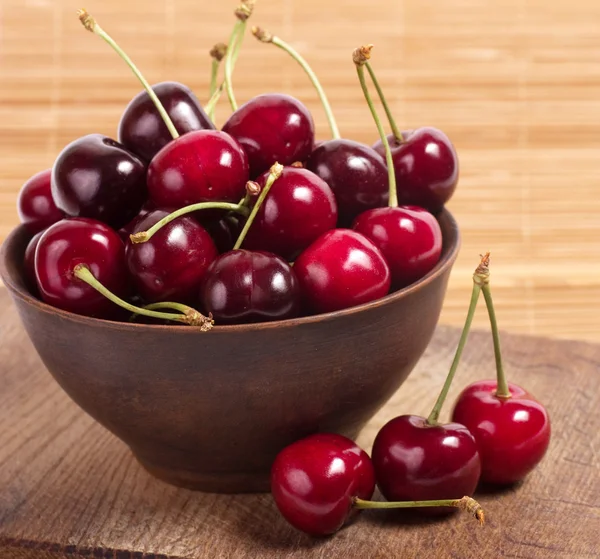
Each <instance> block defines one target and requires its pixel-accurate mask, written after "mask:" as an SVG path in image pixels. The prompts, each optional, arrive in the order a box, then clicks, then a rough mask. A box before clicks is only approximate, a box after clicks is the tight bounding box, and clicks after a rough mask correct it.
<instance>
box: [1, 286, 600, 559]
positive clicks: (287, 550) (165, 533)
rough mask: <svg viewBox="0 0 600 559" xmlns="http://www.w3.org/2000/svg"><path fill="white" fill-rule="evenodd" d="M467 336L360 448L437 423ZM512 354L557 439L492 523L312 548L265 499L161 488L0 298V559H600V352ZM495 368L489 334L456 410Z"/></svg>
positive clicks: (386, 520) (533, 347) (531, 345)
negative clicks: (416, 424) (394, 430)
mask: <svg viewBox="0 0 600 559" xmlns="http://www.w3.org/2000/svg"><path fill="white" fill-rule="evenodd" d="M458 334H459V331H458V330H457V329H455V328H449V327H441V328H440V329H439V330H438V332H437V334H436V336H435V337H434V341H433V342H432V344H431V346H430V347H429V349H428V350H427V352H426V354H425V356H424V358H423V359H422V360H421V362H420V364H419V365H418V366H417V369H416V370H415V371H414V372H413V374H412V375H411V377H410V378H409V379H408V381H407V382H406V383H405V384H404V385H403V387H402V388H401V390H400V391H399V392H398V393H397V394H396V395H395V396H394V397H393V398H392V399H391V400H390V402H389V403H388V404H387V405H386V406H385V407H384V408H383V409H382V410H381V411H380V412H379V413H378V414H377V415H376V416H375V417H374V418H373V420H372V421H371V422H370V423H369V425H368V427H367V428H366V429H365V430H364V431H363V432H362V434H361V435H360V438H359V443H360V444H361V445H362V446H363V447H364V448H366V449H370V445H371V442H372V440H373V438H374V436H375V434H376V432H377V430H378V429H379V428H380V427H381V426H382V425H383V424H384V423H385V422H386V421H387V420H389V419H391V418H392V417H393V416H395V415H398V414H401V413H417V414H418V413H420V414H426V413H427V412H428V411H429V408H430V407H431V405H432V404H433V401H434V399H435V394H436V393H437V391H438V390H439V387H440V385H441V383H442V379H443V377H444V376H445V374H446V371H447V369H448V367H449V365H450V361H451V359H452V356H453V353H454V348H455V344H456V342H457V340H458ZM503 342H504V350H505V360H506V368H507V371H508V372H509V374H510V376H511V378H512V380H514V381H516V382H518V383H520V384H522V385H524V386H525V387H527V388H528V389H529V390H531V391H532V392H533V393H534V394H536V395H537V397H538V398H539V399H540V400H541V401H543V402H544V403H545V404H546V405H547V407H548V410H549V412H550V415H551V418H552V423H553V435H552V442H551V445H550V449H549V452H548V454H547V456H546V458H545V459H544V461H543V462H542V464H541V465H540V466H539V467H538V468H537V469H536V470H535V471H534V472H533V473H532V474H531V475H530V476H529V477H528V478H527V479H526V480H525V481H524V483H523V484H522V485H521V486H519V487H517V488H515V489H513V490H509V491H504V492H490V491H487V492H481V493H480V494H478V495H477V498H478V499H479V500H480V502H481V504H482V505H483V507H484V509H485V511H486V515H487V523H486V525H485V526H484V527H480V526H479V525H478V524H477V523H476V522H475V520H474V519H472V518H471V517H469V516H467V515H465V514H457V515H454V516H452V517H451V518H448V519H444V520H436V521H434V520H423V519H419V517H415V516H414V515H398V514H393V513H384V512H381V511H370V512H365V513H363V514H362V515H361V516H360V517H359V519H358V520H357V521H356V522H355V523H354V524H353V525H351V526H349V527H347V528H345V529H343V530H342V531H341V532H339V533H338V534H337V535H335V536H334V537H332V538H329V539H323V540H315V539H311V538H309V537H308V536H304V535H303V534H301V533H299V532H296V531H295V530H294V529H292V528H291V527H289V526H288V525H287V524H286V523H285V522H284V521H283V520H282V518H281V517H280V516H279V514H278V512H277V510H276V508H275V506H274V504H273V502H272V500H271V498H270V496H269V495H245V496H243V495H239V496H230V495H214V494H207V493H194V492H191V491H187V490H184V489H177V488H174V487H170V486H168V485H166V484H164V483H162V482H160V481H157V480H155V479H153V478H152V477H151V476H150V475H149V474H147V473H146V471H145V470H143V469H142V467H141V466H140V465H139V464H138V463H137V462H136V461H135V459H134V458H133V456H132V455H131V453H130V452H129V450H128V449H127V448H126V447H125V446H124V445H123V444H122V443H121V442H120V441H119V440H117V439H116V438H115V437H113V436H112V435H111V434H109V433H108V432H107V431H105V430H104V429H103V428H102V427H100V426H99V425H98V424H97V423H95V422H94V421H92V419H90V418H89V417H88V416H87V415H85V414H84V413H83V412H82V411H81V410H80V409H79V408H78V407H77V406H76V405H75V404H73V403H72V402H71V401H70V400H69V399H68V398H67V396H66V395H65V394H64V393H63V392H62V391H61V389H60V388H59V387H58V385H56V384H55V382H54V381H53V380H52V378H51V377H50V375H49V374H48V373H47V372H46V371H45V370H44V368H43V366H42V364H41V362H40V360H39V359H38V357H37V355H36V354H35V352H34V350H33V348H32V346H31V344H30V342H29V341H28V339H27V338H26V335H25V333H24V331H23V329H22V327H21V326H20V324H19V322H18V318H17V314H16V311H15V309H14V307H13V306H12V304H10V303H9V301H8V297H7V294H6V291H2V292H0V387H1V390H0V433H1V437H0V488H1V491H0V557H2V558H3V559H5V558H6V559H30V558H33V559H38V558H41V559H77V558H79V557H100V558H112V559H142V558H145V559H159V558H163V559H165V558H171V559H183V558H185V559H199V558H232V559H233V558H258V557H260V558H261V559H262V558H265V559H267V558H270V557H307V558H310V557H314V558H333V557H348V558H354V557H357V558H359V557H360V558H363V559H364V558H367V557H368V558H391V557H394V558H396V557H397V558H432V557H435V558H436V559H445V558H466V559H468V558H478V557H494V558H495V557H519V558H525V559H534V558H544V559H553V558H560V559H567V558H570V559H588V558H589V559H592V558H596V557H598V550H599V549H600V508H599V507H600V476H599V475H598V473H599V470H600V462H599V459H598V455H599V453H600V415H599V414H598V412H597V410H598V408H599V406H600V392H599V391H598V390H597V376H598V370H599V367H600V346H598V345H591V344H587V343H576V342H563V341H550V340H548V339H543V338H533V337H521V336H504V337H503ZM492 369H493V353H492V346H491V342H490V335H489V333H488V332H485V331H481V332H476V333H474V334H473V335H472V337H471V338H470V340H469V342H468V344H467V347H466V350H465V353H464V360H463V362H462V364H461V367H460V369H459V371H458V376H457V382H456V386H455V387H454V388H453V389H452V391H451V394H450V400H449V402H452V401H453V399H454V398H455V397H456V395H457V393H458V391H459V390H460V388H461V387H462V386H464V385H465V384H466V383H467V382H471V381H474V380H477V379H480V378H482V377H483V376H486V377H488V376H490V375H492ZM448 413H449V412H448V410H446V413H445V414H443V415H447V414H448Z"/></svg>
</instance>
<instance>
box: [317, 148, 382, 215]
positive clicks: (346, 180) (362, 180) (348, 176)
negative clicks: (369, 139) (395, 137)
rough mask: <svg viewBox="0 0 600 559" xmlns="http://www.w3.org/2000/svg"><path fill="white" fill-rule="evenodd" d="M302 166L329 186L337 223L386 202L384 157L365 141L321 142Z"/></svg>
mask: <svg viewBox="0 0 600 559" xmlns="http://www.w3.org/2000/svg"><path fill="white" fill-rule="evenodd" d="M306 168H307V169H308V170H310V171H312V172H313V173H315V174H316V175H318V176H319V177H321V178H322V179H323V180H324V181H325V182H326V183H327V184H328V185H329V186H330V187H331V190H333V193H334V194H335V199H336V200H337V205H338V214H339V220H340V223H341V224H343V225H345V226H350V225H351V224H352V221H353V220H354V218H355V217H356V216H357V215H359V214H360V213H362V212H364V211H366V210H369V209H371V208H380V207H382V206H386V205H387V203H388V192H389V189H388V172H387V167H386V165H385V160H384V159H383V157H381V155H379V154H378V153H377V152H376V151H375V150H374V149H373V148H371V147H369V146H367V145H365V144H360V143H358V142H354V141H352V140H330V141H328V142H322V143H321V145H320V146H319V147H317V148H315V149H314V150H313V152H312V153H311V154H310V157H309V158H308V160H307V161H306Z"/></svg>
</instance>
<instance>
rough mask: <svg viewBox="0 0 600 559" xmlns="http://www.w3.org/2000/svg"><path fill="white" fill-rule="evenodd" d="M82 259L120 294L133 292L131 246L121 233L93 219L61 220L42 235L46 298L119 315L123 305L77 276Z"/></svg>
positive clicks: (38, 258) (66, 306) (73, 308)
mask: <svg viewBox="0 0 600 559" xmlns="http://www.w3.org/2000/svg"><path fill="white" fill-rule="evenodd" d="M78 264H84V265H86V266H87V267H88V268H89V270H90V271H91V273H92V274H93V275H94V277H95V278H96V279H97V280H98V281H99V282H100V283H102V284H103V285H104V286H105V287H106V288H108V289H109V290H110V291H112V292H113V293H114V294H115V295H117V296H119V297H121V298H125V297H127V295H128V293H129V278H128V277H127V269H126V266H125V246H124V245H123V241H122V240H121V238H120V237H119V235H118V233H117V232H116V231H114V230H113V229H111V228H110V227H108V225H106V224H104V223H101V222H100V221H97V220H95V219H90V218H72V219H64V220H63V221H59V222H58V223H55V224H54V225H52V226H50V227H49V228H48V229H47V230H46V231H45V232H44V234H43V235H42V237H41V239H40V240H39V243H38V246H37V249H36V251H35V275H36V279H37V285H38V289H39V291H40V294H41V297H42V299H43V300H44V301H45V302H46V303H48V304H50V305H52V306H53V307H56V308H59V309H63V310H66V311H70V312H73V313H76V314H82V315H86V316H95V317H98V318H110V317H113V316H115V315H117V314H119V313H120V311H121V309H120V308H119V307H117V306H116V305H115V304H114V303H112V302H111V301H109V300H108V299H107V298H106V297H104V295H101V294H100V293H98V291H96V290H95V289H94V288H93V287H90V286H89V285H88V284H87V283H85V282H84V281H82V280H80V279H79V278H77V277H76V276H75V275H74V269H75V267H76V266H77V265H78Z"/></svg>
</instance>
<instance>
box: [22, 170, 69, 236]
mask: <svg viewBox="0 0 600 559" xmlns="http://www.w3.org/2000/svg"><path fill="white" fill-rule="evenodd" d="M51 176H52V169H47V170H45V171H41V172H39V173H37V174H35V175H33V177H31V178H30V179H28V180H27V181H26V182H25V184H24V185H23V186H22V187H21V190H20V191H19V196H18V198H17V213H18V214H19V219H20V220H21V223H23V224H24V225H25V227H27V230H28V231H29V232H30V233H32V234H33V233H37V232H38V231H42V230H44V229H47V228H48V227H50V225H52V224H53V223H56V222H57V221H60V220H61V219H62V218H63V217H65V216H64V214H63V212H61V211H60V210H59V209H58V208H57V207H56V204H55V203H54V199H53V198H52V189H51V187H50V179H51Z"/></svg>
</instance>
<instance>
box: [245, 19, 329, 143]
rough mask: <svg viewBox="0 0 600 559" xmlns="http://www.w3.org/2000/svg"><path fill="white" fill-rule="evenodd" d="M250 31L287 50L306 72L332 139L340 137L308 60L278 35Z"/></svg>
mask: <svg viewBox="0 0 600 559" xmlns="http://www.w3.org/2000/svg"><path fill="white" fill-rule="evenodd" d="M252 33H253V34H254V36H255V37H256V38H257V39H258V40H259V41H262V42H263V43H272V44H274V45H275V46H276V47H279V48H280V49H281V50H283V51H285V52H287V53H288V54H289V55H290V56H291V57H292V58H293V59H294V60H295V61H296V62H297V63H298V64H299V65H300V67H301V68H302V69H303V70H304V72H306V75H307V76H308V77H309V79H310V81H311V82H312V84H313V86H314V88H315V89H316V90H317V94H318V95H319V99H320V100H321V104H322V105H323V109H324V110H325V114H326V115H327V121H328V122H329V128H331V135H332V136H333V139H334V140H338V139H339V138H340V130H339V128H338V125H337V122H336V121H335V117H334V116H333V111H332V110H331V105H330V104H329V100H328V99H327V95H325V91H324V90H323V87H322V86H321V83H320V82H319V78H317V75H316V74H315V73H314V71H313V70H312V68H311V67H310V65H309V64H308V62H306V60H305V59H304V58H302V56H300V54H299V53H298V52H297V51H296V50H295V49H294V47H292V46H291V45H289V44H288V43H286V42H285V41H284V40H282V39H280V38H279V37H277V36H275V35H272V34H271V33H269V32H268V31H265V30H264V29H261V28H260V27H253V28H252Z"/></svg>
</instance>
